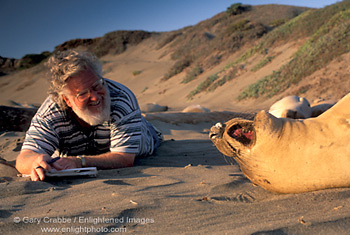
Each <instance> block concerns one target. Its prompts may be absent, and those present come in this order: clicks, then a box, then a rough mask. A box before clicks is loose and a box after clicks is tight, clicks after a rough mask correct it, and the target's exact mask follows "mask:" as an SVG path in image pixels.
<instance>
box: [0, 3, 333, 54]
mask: <svg viewBox="0 0 350 235" xmlns="http://www.w3.org/2000/svg"><path fill="white" fill-rule="evenodd" d="M238 2H239V3H242V4H249V5H263V4H283V5H295V6H305V7H312V8H323V7H324V6H327V5H331V4H334V3H336V2H339V0H285V1H282V0H260V1H258V0H241V1H239V0H237V1H235V0H0V22H1V23H0V56H2V57H8V58H16V59H19V58H22V57H23V56H24V55H26V54H40V53H41V52H43V51H50V52H52V51H53V50H54V48H55V47H56V46H58V45H60V44H62V43H63V42H65V41H68V40H71V39H77V38H96V37H101V36H103V35H104V34H106V33H108V32H112V31H116V30H145V31H150V32H164V31H172V30H177V29H180V28H183V27H186V26H190V25H195V24H197V23H199V22H200V21H203V20H206V19H209V18H211V17H213V16H214V15H216V14H219V13H221V12H223V11H226V9H227V8H228V7H229V6H231V5H232V4H234V3H238Z"/></svg>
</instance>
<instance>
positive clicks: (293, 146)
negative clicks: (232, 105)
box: [209, 93, 350, 193]
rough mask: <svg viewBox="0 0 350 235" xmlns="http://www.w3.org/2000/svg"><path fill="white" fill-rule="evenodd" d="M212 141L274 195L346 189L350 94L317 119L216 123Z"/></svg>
mask: <svg viewBox="0 0 350 235" xmlns="http://www.w3.org/2000/svg"><path fill="white" fill-rule="evenodd" d="M209 137H210V139H211V140H212V142H213V143H214V144H215V146H216V147H217V148H218V149H219V150H220V151H221V152H222V153H223V154H225V155H227V156H230V157H233V158H234V159H235V160H236V161H237V162H238V164H239V165H240V167H241V170H242V172H243V173H244V174H245V175H246V176H247V177H248V178H249V179H250V180H251V181H252V182H253V183H254V184H257V185H260V186H261V187H263V188H265V189H267V190H270V191H273V192H278V193H301V192H308V191H314V190H320V189H326V188H338V187H350V167H349V166H350V145H349V137H350V93H349V94H348V95H347V96H345V97H344V98H343V99H341V100H340V101H339V102H338V103H336V104H335V105H334V106H333V107H332V108H330V109H328V110H327V111H326V112H324V113H323V114H321V115H320V116H318V117H316V118H309V119H297V120H294V119H289V118H276V117H274V116H273V115H271V114H269V113H267V112H265V111H261V112H259V113H258V114H257V116H256V117H255V119H254V121H249V120H244V119H237V118H236V119H232V120H230V121H228V122H226V123H225V124H216V125H215V126H213V127H212V128H211V130H210V134H209Z"/></svg>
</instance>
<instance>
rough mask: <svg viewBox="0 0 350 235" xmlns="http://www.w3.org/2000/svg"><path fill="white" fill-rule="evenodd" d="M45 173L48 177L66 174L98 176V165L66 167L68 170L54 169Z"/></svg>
mask: <svg viewBox="0 0 350 235" xmlns="http://www.w3.org/2000/svg"><path fill="white" fill-rule="evenodd" d="M45 175H46V176H48V177H64V176H91V177H96V176H97V169H96V167H84V168H72V169H66V170H61V171H57V170H55V169H52V170H51V171H47V172H45Z"/></svg>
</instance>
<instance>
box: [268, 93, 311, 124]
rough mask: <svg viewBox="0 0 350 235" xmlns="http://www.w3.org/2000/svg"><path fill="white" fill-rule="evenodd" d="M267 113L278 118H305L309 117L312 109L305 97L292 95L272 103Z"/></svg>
mask: <svg viewBox="0 0 350 235" xmlns="http://www.w3.org/2000/svg"><path fill="white" fill-rule="evenodd" d="M269 113H271V114H272V115H273V116H275V117H278V118H280V117H283V118H293V119H300V118H302V119H306V118H309V117H311V114H312V110H311V107H310V103H309V101H308V100H307V99H305V98H302V97H299V96H294V95H293V96H287V97H284V98H283V99H281V100H279V101H277V102H276V103H274V104H273V105H272V106H271V108H270V110H269Z"/></svg>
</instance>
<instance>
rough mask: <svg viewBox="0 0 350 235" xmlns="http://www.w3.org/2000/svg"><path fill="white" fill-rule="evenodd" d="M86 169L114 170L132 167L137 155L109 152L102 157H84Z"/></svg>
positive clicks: (101, 155)
mask: <svg viewBox="0 0 350 235" xmlns="http://www.w3.org/2000/svg"><path fill="white" fill-rule="evenodd" d="M83 158H84V159H85V167H97V168H99V169H112V168H123V167H131V166H133V164H134V160H135V154H130V153H113V152H108V153H104V154H100V155H95V156H93V155H84V156H83Z"/></svg>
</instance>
